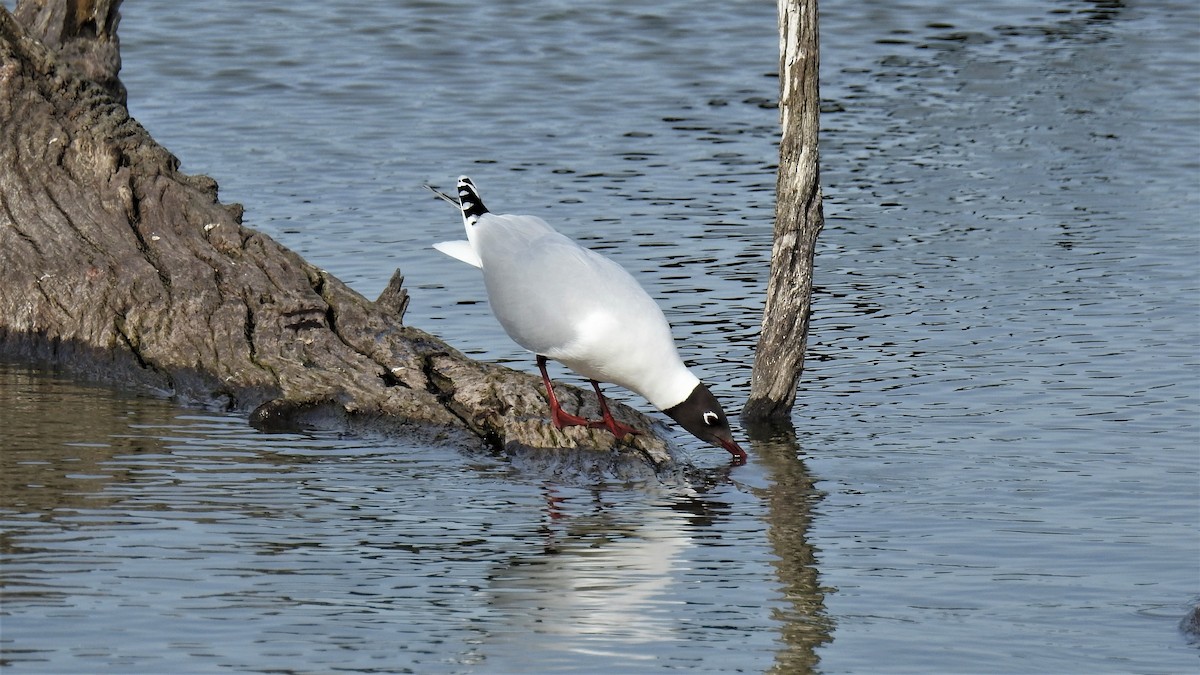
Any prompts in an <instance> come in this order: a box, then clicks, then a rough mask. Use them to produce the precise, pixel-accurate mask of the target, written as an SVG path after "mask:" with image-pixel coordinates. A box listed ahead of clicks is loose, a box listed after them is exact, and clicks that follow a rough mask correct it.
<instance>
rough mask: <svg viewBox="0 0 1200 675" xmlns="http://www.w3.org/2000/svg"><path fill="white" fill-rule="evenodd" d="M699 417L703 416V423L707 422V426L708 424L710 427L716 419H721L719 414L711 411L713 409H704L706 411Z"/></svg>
mask: <svg viewBox="0 0 1200 675" xmlns="http://www.w3.org/2000/svg"><path fill="white" fill-rule="evenodd" d="M701 417H703V418H704V423H705V424H707V425H708V426H710V427H711V426H712V425H714V424H716V423H717V420H720V419H721V416H720V415H718V414H717V413H715V412H713V411H711V410H706V411H704V414H703V415H702V416H701Z"/></svg>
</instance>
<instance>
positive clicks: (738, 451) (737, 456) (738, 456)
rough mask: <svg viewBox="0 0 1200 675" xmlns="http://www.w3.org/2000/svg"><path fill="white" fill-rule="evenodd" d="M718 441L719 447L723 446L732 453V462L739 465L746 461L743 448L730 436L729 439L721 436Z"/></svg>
mask: <svg viewBox="0 0 1200 675" xmlns="http://www.w3.org/2000/svg"><path fill="white" fill-rule="evenodd" d="M720 443H721V447H723V448H725V449H726V450H728V451H729V454H731V455H733V463H734V464H736V465H737V466H741V465H743V464H745V463H746V451H745V450H743V449H742V446H740V445H738V444H737V442H736V441H734V440H733V439H732V438H730V439H729V440H726V439H724V438H722V439H720Z"/></svg>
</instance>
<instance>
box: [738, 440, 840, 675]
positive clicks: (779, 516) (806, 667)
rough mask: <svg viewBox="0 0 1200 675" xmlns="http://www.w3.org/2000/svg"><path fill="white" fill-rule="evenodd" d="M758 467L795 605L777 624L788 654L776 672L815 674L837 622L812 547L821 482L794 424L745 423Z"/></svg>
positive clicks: (781, 570)
mask: <svg viewBox="0 0 1200 675" xmlns="http://www.w3.org/2000/svg"><path fill="white" fill-rule="evenodd" d="M744 425H745V430H746V433H747V434H749V436H750V447H751V450H752V452H753V456H754V462H755V463H756V464H758V465H760V466H761V467H762V469H763V478H764V479H765V482H766V484H765V486H760V487H752V488H751V491H752V492H753V493H754V494H755V495H756V496H758V497H759V498H760V499H762V500H763V502H764V503H765V505H766V518H767V526H768V529H767V540H768V542H769V543H770V546H771V548H772V549H773V550H774V552H775V555H776V556H777V560H776V561H775V562H774V565H775V569H776V573H777V574H778V576H779V582H780V585H781V587H782V590H783V593H784V596H785V597H786V598H787V600H788V602H789V604H790V605H791V607H790V609H789V610H786V611H781V612H780V615H779V616H777V617H776V618H777V619H778V620H779V621H780V623H781V629H780V632H781V639H782V641H783V648H782V649H780V650H779V651H778V652H777V654H776V658H775V665H774V667H773V669H772V672H776V673H802V672H815V671H816V669H817V664H818V661H819V658H818V656H817V654H816V650H817V648H818V647H820V646H821V645H822V644H825V643H827V642H830V641H831V640H832V639H833V629H834V622H833V619H832V618H830V617H829V616H828V614H827V613H826V611H825V592H826V590H827V589H824V588H822V587H821V586H820V583H819V579H818V576H819V572H818V569H817V559H816V551H815V549H814V548H813V546H812V544H810V543H809V542H808V530H809V527H810V525H811V523H812V518H813V508H814V506H815V505H816V504H817V503H818V502H819V501H820V499H821V492H820V491H819V490H818V489H817V488H816V486H815V480H814V479H813V477H812V476H811V475H810V474H809V472H808V469H807V468H806V467H805V466H804V461H803V460H801V459H800V443H799V439H798V437H797V435H796V429H795V427H794V426H793V425H792V422H791V420H780V421H775V422H744Z"/></svg>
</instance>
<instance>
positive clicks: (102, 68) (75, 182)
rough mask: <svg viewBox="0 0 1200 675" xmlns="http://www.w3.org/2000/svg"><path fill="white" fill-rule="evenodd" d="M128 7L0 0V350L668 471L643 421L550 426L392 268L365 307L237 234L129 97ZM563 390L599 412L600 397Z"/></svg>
mask: <svg viewBox="0 0 1200 675" xmlns="http://www.w3.org/2000/svg"><path fill="white" fill-rule="evenodd" d="M119 4H120V3H119V0H111V1H109V2H105V1H103V0H94V1H89V0H65V1H62V2H54V1H53V0H51V1H50V2H32V3H21V4H20V5H19V7H18V9H17V16H20V17H22V18H23V20H24V21H25V22H27V23H26V24H25V26H28V30H29V31H30V33H27V32H26V30H27V29H26V27H24V26H22V25H21V23H19V22H18V21H17V20H16V19H14V17H13V15H11V14H10V13H9V12H8V11H6V10H5V9H4V8H3V7H0V357H7V358H19V359H22V360H27V361H29V360H33V361H39V362H48V363H51V364H54V365H56V366H61V367H63V368H65V369H67V370H69V371H72V372H75V373H81V374H84V375H88V376H91V377H94V378H98V379H102V380H105V381H108V382H114V383H117V384H120V385H123V386H125V387H131V388H137V389H145V388H150V389H153V390H155V391H157V392H160V393H163V394H165V395H168V396H173V397H176V398H178V399H180V400H182V401H188V402H198V403H201V404H210V405H211V404H214V403H215V404H216V405H219V406H222V407H224V408H226V409H229V410H242V411H251V410H253V411H254V412H253V413H252V414H251V421H252V422H253V423H254V424H256V425H258V426H260V427H262V428H268V429H270V428H284V429H291V428H296V427H297V426H303V425H310V424H311V425H319V426H326V425H331V424H333V425H339V426H347V427H351V428H354V429H363V428H366V429H383V430H387V431H392V432H400V433H420V434H422V436H421V438H422V439H424V440H435V439H442V440H446V441H450V442H456V443H470V444H473V445H477V446H480V447H487V446H492V447H495V448H499V449H502V450H505V451H508V452H510V453H517V454H520V455H521V456H522V457H526V458H527V460H526V461H533V462H552V463H554V464H556V465H559V464H562V463H564V462H565V463H567V464H568V465H573V464H578V465H579V466H580V468H583V469H584V470H587V469H588V467H594V466H596V465H597V464H599V465H603V466H606V467H609V468H611V469H612V470H614V471H617V472H628V471H629V470H631V469H630V467H633V469H632V470H633V471H635V472H636V471H640V469H638V468H637V467H639V466H640V467H642V468H643V469H644V468H645V467H646V466H650V467H653V468H655V469H663V468H665V467H667V466H668V465H669V464H670V462H671V459H670V455H669V453H668V451H667V446H666V443H665V442H664V441H663V440H662V439H660V438H659V437H658V436H656V435H655V434H654V433H653V432H652V431H650V430H649V429H650V424H651V420H650V419H649V418H646V417H645V416H643V415H641V414H639V413H637V412H636V411H633V410H631V409H629V408H627V407H625V406H618V409H616V410H614V413H615V414H616V415H617V417H618V418H619V419H621V420H622V421H624V422H626V423H628V424H631V425H633V426H635V427H637V428H639V429H642V430H646V433H644V434H642V435H639V436H637V437H634V439H633V440H632V441H631V442H630V443H628V444H619V443H617V442H616V441H615V440H614V439H613V437H612V436H611V435H609V434H608V433H607V432H605V431H601V430H590V429H584V428H579V427H573V428H568V429H566V430H563V431H559V430H556V429H554V428H553V427H552V426H551V425H550V423H549V421H548V420H547V417H546V412H547V409H546V401H545V398H544V394H543V392H542V389H541V380H540V378H538V377H536V376H533V375H529V374H526V373H521V372H517V371H513V370H509V369H507V368H503V367H500V366H496V365H490V364H485V363H478V362H475V361H472V360H471V359H469V358H467V357H466V356H464V355H463V354H461V353H460V352H458V351H457V350H455V349H453V348H451V347H450V346H448V345H447V344H446V343H445V342H443V341H442V340H440V339H438V338H436V337H434V336H432V335H430V334H428V333H425V332H423V331H421V330H418V329H416V328H413V327H410V326H405V325H403V323H402V314H403V310H404V307H405V306H406V305H407V301H408V300H407V293H406V292H405V291H404V289H403V286H402V283H403V277H402V276H400V274H399V272H397V274H396V275H395V276H394V277H393V278H392V283H391V284H390V285H389V287H388V289H387V290H386V291H385V292H384V293H383V294H382V295H381V296H380V298H379V299H378V300H376V301H375V302H371V301H369V300H367V299H365V298H363V297H362V296H361V295H359V294H357V293H355V292H354V291H353V290H351V289H350V288H349V287H347V286H346V285H345V284H343V283H342V282H341V281H340V280H338V279H337V278H336V277H334V276H333V275H331V274H329V273H328V272H325V271H323V270H320V269H318V268H316V267H314V266H312V265H310V264H308V263H307V262H305V261H304V260H303V259H301V258H300V256H298V255H296V254H295V253H293V252H292V251H289V250H288V249H286V248H284V247H283V246H281V245H280V244H278V243H277V242H275V241H274V240H272V239H271V238H270V237H267V236H265V235H263V234H261V233H259V232H256V231H254V230H252V229H250V228H247V227H243V226H242V224H241V213H242V208H241V207H240V206H239V205H237V204H230V205H225V204H222V203H221V202H220V201H219V200H218V198H217V184H216V182H215V181H213V180H212V179H211V178H208V177H207V176H190V175H186V174H183V173H181V172H179V170H178V168H179V161H178V160H177V159H176V158H175V157H174V156H172V155H171V153H170V152H168V151H167V150H166V149H164V148H163V147H162V146H160V145H158V144H157V143H156V142H155V141H154V140H153V139H152V138H151V137H150V136H149V134H148V133H147V132H146V130H145V129H143V128H142V127H141V125H139V124H138V123H137V122H136V121H135V120H133V119H132V118H130V116H129V114H128V111H127V110H126V109H125V107H124V105H123V103H122V102H121V98H119V97H120V96H121V95H122V92H123V91H124V88H123V87H120V86H119V80H118V79H117V69H118V68H119V64H120V60H119V57H115V56H114V54H115V45H116V35H115V28H116V25H117V6H118V5H119ZM89 12H91V13H89ZM81 17H83V18H82V19H81ZM88 26H92V28H88ZM93 33H94V36H93ZM89 37H90V39H91V40H92V41H93V42H96V43H103V44H101V45H99V46H95V45H94V46H95V47H96V48H95V49H88V48H87V47H85V46H84V45H83V44H81V43H82V42H87V40H88V38H89ZM43 40H44V42H43ZM75 43H80V44H75ZM72 44H73V46H67V47H65V46H64V45H72ZM47 45H58V48H57V49H51V48H48V46H47ZM107 46H111V47H113V50H114V51H113V52H112V53H110V52H109V51H108V49H107ZM114 82H116V85H115V86H114V85H113V83H114ZM559 393H560V396H565V397H566V399H567V400H566V401H564V405H567V406H568V407H573V406H578V407H581V408H582V414H586V415H591V416H593V417H594V416H598V414H599V413H598V410H597V407H596V405H595V397H594V395H592V394H591V393H584V392H582V391H581V390H579V389H576V388H572V387H567V386H564V387H563V388H562V389H560V390H559ZM471 439H475V441H472V440H471ZM530 449H537V451H536V452H534V453H533V455H534V456H530ZM572 449H573V451H570V450H572ZM564 450H566V451H564ZM622 467H624V468H622ZM610 473H611V472H610Z"/></svg>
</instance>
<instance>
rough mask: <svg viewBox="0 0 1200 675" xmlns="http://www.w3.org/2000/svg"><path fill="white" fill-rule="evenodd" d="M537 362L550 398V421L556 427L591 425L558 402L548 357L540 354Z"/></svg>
mask: <svg viewBox="0 0 1200 675" xmlns="http://www.w3.org/2000/svg"><path fill="white" fill-rule="evenodd" d="M537 364H538V370H540V371H542V382H545V383H546V396H547V397H548V398H549V399H550V421H551V422H553V423H554V428H555V429H561V428H563V427H576V426H580V427H590V426H591V423H589V422H588V421H587V420H586V419H584V418H582V417H579V416H577V415H572V414H571V413H569V412H566V411H564V410H563V409H562V406H561V405H559V404H558V397H557V396H555V395H554V385H552V384H550V374H549V373H547V372H546V357H544V356H542V355H541V354H538V357H537Z"/></svg>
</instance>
